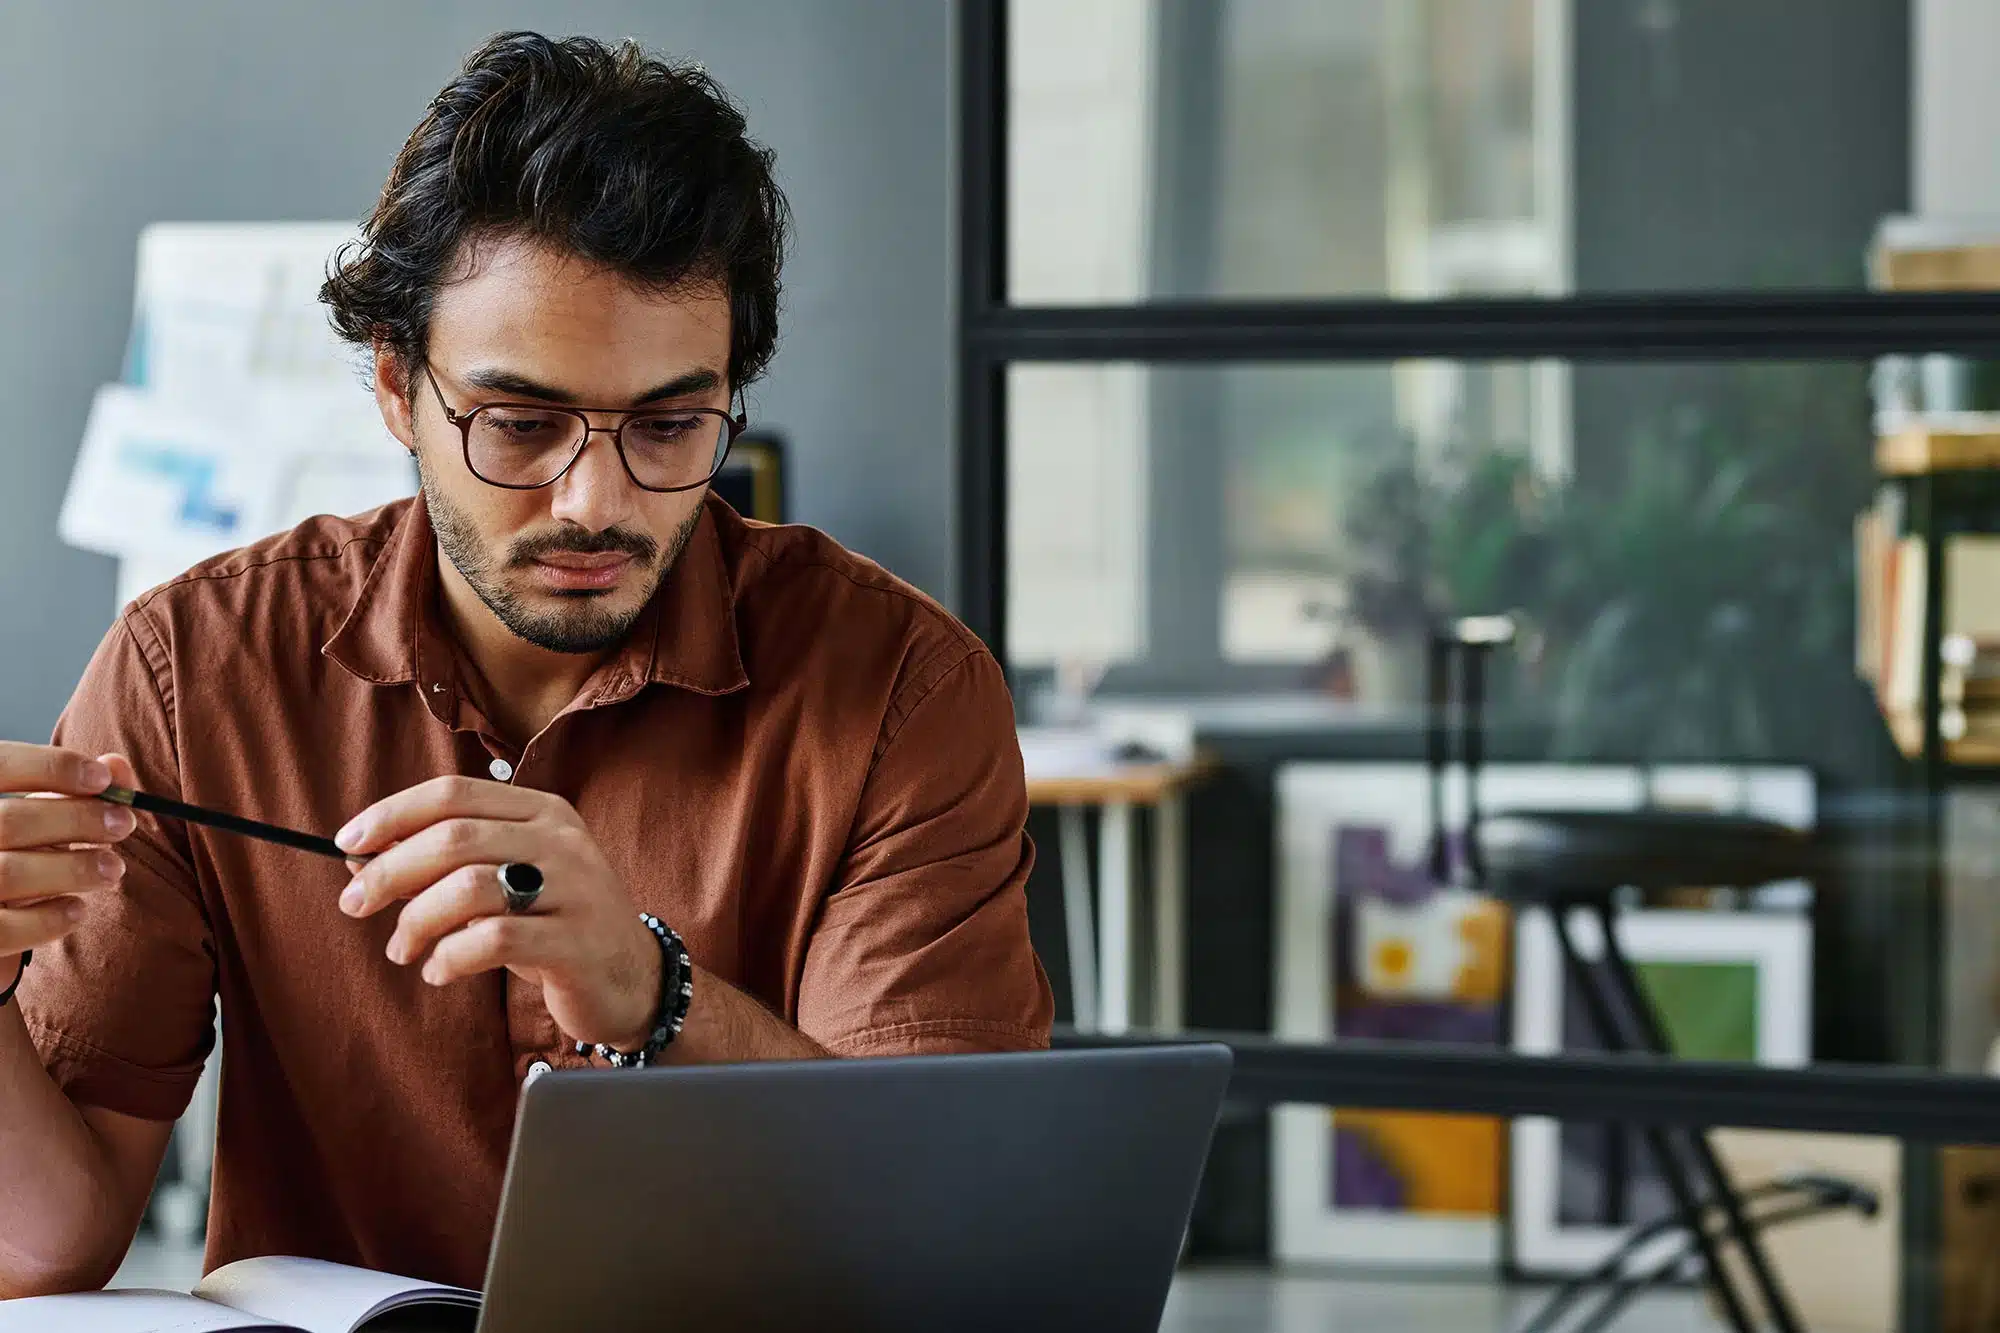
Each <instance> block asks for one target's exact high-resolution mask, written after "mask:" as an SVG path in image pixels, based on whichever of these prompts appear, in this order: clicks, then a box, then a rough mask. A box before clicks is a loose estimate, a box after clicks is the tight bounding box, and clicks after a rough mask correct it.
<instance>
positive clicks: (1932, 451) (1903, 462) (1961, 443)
mask: <svg viewBox="0 0 2000 1333" xmlns="http://www.w3.org/2000/svg"><path fill="white" fill-rule="evenodd" d="M1977 415H1978V417H1979V418H1980V419H1979V421H1978V423H1977V425H1976V426H1975V425H1974V423H1973V422H1972V421H1970V420H1965V421H1955V422H1954V423H1953V424H1952V425H1950V426H1942V425H1934V424H1928V423H1923V422H1918V423H1914V424H1912V425H1909V426H1906V427H1904V428H1903V429H1901V430H1898V431H1894V432H1892V433H1890V434H1888V435H1884V436H1881V437H1880V438H1879V439H1877V440H1876V441H1875V470H1876V471H1878V472H1880V473H1881V474H1882V475H1883V476H1885V477H1915V476H1923V475H1926V474H1930V473H1939V472H1967V471H1982V470H1987V469H2000V412H1984V413H1979V414H1977ZM1960 416H1962V417H1966V418H1970V417H1971V416H1973V414H1971V413H1963V414H1960Z"/></svg>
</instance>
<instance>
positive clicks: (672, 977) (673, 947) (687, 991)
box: [576, 912, 694, 1069]
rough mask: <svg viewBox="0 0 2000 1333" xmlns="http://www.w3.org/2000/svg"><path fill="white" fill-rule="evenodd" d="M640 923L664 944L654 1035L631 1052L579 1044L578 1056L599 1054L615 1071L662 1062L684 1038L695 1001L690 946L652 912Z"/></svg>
mask: <svg viewBox="0 0 2000 1333" xmlns="http://www.w3.org/2000/svg"><path fill="white" fill-rule="evenodd" d="M639 920H640V921H642V922H644V923H645V926H646V929H647V930H650V931H652V932H653V938H654V939H656V940H658V941H659V942H660V1005H659V1009H658V1010H657V1011H656V1013H655V1015H654V1019H653V1030H652V1032H651V1033H650V1034H648V1035H647V1037H646V1042H645V1044H644V1045H643V1046H641V1047H640V1048H639V1049H638V1050H636V1051H632V1052H630V1053H627V1052H625V1051H621V1050H618V1049H617V1048H616V1047H613V1046H607V1045H605V1044H604V1043H603V1042H598V1043H596V1044H595V1045H592V1044H591V1043H590V1042H587V1041H580V1042H578V1043H577V1044H576V1053H577V1054H578V1055H590V1054H592V1053H595V1054H596V1055H598V1056H599V1057H601V1058H602V1059H604V1060H605V1061H606V1062H607V1063H609V1064H610V1066H611V1067H612V1068H613V1069H643V1068H645V1067H646V1066H647V1065H649V1064H651V1063H653V1061H654V1060H656V1059H658V1058H659V1055H660V1052H661V1051H664V1050H666V1049H667V1047H669V1046H671V1045H673V1044H674V1038H676V1037H678V1036H680V1035H681V1026H682V1024H684V1023H686V1022H687V1015H688V1006H689V1005H690V1004H692V1003H693V1002H694V959H693V958H692V957H690V956H689V954H688V950H687V945H686V944H685V943H683V942H682V940H681V937H680V935H679V934H678V933H677V932H676V931H675V930H674V928H673V927H672V926H669V925H667V924H666V923H665V922H664V921H661V920H660V918H658V917H656V916H654V915H653V914H652V913H651V912H641V913H639Z"/></svg>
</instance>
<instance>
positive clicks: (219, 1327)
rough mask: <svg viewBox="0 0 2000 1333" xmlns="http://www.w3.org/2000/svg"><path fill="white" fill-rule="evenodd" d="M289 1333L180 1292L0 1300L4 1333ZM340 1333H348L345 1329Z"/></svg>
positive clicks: (127, 1291)
mask: <svg viewBox="0 0 2000 1333" xmlns="http://www.w3.org/2000/svg"><path fill="white" fill-rule="evenodd" d="M253 1330H254V1331H257V1333H266V1331H269V1330H277V1331H279V1333H285V1330H286V1326H285V1325H284V1324H281V1323H280V1324H273V1323H269V1322H267V1321H266V1320H265V1319H264V1318H262V1317H259V1316H255V1315H249V1314H245V1313H244V1312H242V1311H241V1310H229V1309H225V1308H223V1307H222V1306H220V1305H211V1304H210V1303H209V1302H207V1301H198V1300H196V1299H195V1298H194V1297H192V1296H183V1295H182V1294H181V1293H179V1292H177V1291H144V1290H140V1289H136V1288H125V1289H121V1290H118V1291H84V1292H78V1293H76V1294H75V1295H71V1296H30V1297H28V1298H26V1299H25V1300H18V1301H0V1333H253ZM342 1333H346V1331H345V1330H342Z"/></svg>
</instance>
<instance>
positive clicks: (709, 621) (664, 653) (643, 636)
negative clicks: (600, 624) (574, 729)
mask: <svg viewBox="0 0 2000 1333" xmlns="http://www.w3.org/2000/svg"><path fill="white" fill-rule="evenodd" d="M718 503H719V501H716V500H714V499H709V500H707V501H705V502H704V504H703V506H702V515H701V518H700V519H699V520H698V521H697V522H696V524H695V528H694V531H693V533H691V534H690V535H689V537H688V543H687V546H686V548H685V549H683V550H682V552H681V554H680V558H679V559H678V560H677V561H675V562H674V568H673V570H672V572H671V573H669V574H668V575H667V578H666V581H665V582H664V583H663V584H662V585H661V587H660V590H659V591H658V592H657V593H655V594H654V596H653V600H652V601H650V602H648V603H647V604H646V609H645V610H644V611H642V612H641V613H640V616H639V619H638V621H637V622H636V623H634V625H633V626H632V630H631V632H630V633H629V634H627V635H626V637H625V642H624V644H623V646H622V647H621V648H620V649H619V651H618V653H617V654H616V655H615V656H614V657H612V658H611V659H610V660H609V661H607V662H606V663H605V665H604V667H603V668H601V669H600V670H599V671H597V672H596V673H595V674H594V675H593V677H592V682H593V684H592V685H590V686H588V687H586V688H588V689H592V690H594V691H595V696H596V697H595V698H593V699H591V700H590V703H591V704H593V705H595V704H609V703H618V702H620V701H622V700H624V699H629V698H630V697H631V696H632V695H634V694H636V693H638V691H639V689H640V688H641V687H642V686H644V685H648V684H660V685H671V686H674V687H676V688H679V689H684V690H689V691H692V692H694V693H696V694H706V695H722V694H729V693H732V692H733V691H736V690H740V689H743V688H745V687H746V686H748V685H749V683H750V680H749V677H748V676H747V675H746V674H745V672H744V670H743V654H742V647H741V644H740V642H739V640H738V638H737V632H736V595H735V589H734V587H733V585H732V581H731V579H730V576H729V567H728V564H727V561H726V560H725V558H724V554H723V549H722V538H721V535H720V533H719V532H718V531H717V518H716V513H715V509H716V505H717V504H718ZM404 506H405V507H404V510H403V513H402V515H401V516H400V518H398V519H397V520H396V523H395V527H394V529H393V530H392V531H391V533H390V535H389V537H388V540H387V544H386V545H385V546H384V548H383V550H382V553H381V554H380V555H379V556H378V557H377V558H376V560H375V563H374V566H373V567H372V568H371V569H370V570H369V572H368V577H367V578H366V579H365V580H364V581H363V582H362V585H361V591H360V592H359V593H358V594H356V596H355V598H354V602H353V604H352V605H351V606H350V607H349V608H348V611H347V615H346V617H345V618H344V619H343V620H342V621H341V624H340V628H339V629H337V630H335V631H334V634H333V637H332V638H330V639H328V640H327V641H326V644H325V645H324V646H323V647H322V648H321V650H320V651H321V652H323V653H324V654H325V655H326V656H327V657H329V658H331V659H332V660H333V661H335V662H337V663H339V664H340V665H341V666H342V667H344V668H346V669H347V670H348V671H349V672H351V673H352V674H353V675H355V676H357V677H359V678H360V679H362V680H365V681H369V682H371V683H373V684H376V685H402V684H408V683H410V682H413V681H429V682H430V685H431V686H435V685H444V686H445V689H444V690H437V691H435V692H436V693H438V694H445V693H448V692H451V691H454V690H455V689H456V681H455V679H454V677H455V675H456V673H455V672H454V671H453V670H452V667H451V660H452V659H451V654H450V653H449V651H448V650H447V649H446V646H445V643H444V640H443V638H442V635H443V632H444V630H443V626H442V625H441V624H440V623H439V617H438V613H437V562H438V552H437V535H436V533H435V532H434V531H433V530H432V528H431V521H430V513H429V511H428V509H427V508H426V507H425V505H424V502H423V499H422V497H418V498H415V499H412V500H408V501H405V502H404ZM433 677H435V679H433ZM431 692H433V691H432V690H431V688H430V687H429V686H427V687H426V693H427V694H429V693H431ZM440 702H441V701H440Z"/></svg>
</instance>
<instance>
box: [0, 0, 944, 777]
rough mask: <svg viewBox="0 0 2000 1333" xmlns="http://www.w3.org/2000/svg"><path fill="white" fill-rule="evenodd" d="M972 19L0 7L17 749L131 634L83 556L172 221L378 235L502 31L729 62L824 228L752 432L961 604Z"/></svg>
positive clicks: (822, 497)
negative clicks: (90, 509)
mask: <svg viewBox="0 0 2000 1333" xmlns="http://www.w3.org/2000/svg"><path fill="white" fill-rule="evenodd" d="M948 24H949V9H948V6H947V5H945V4H943V3H941V2H940V0H838V3H826V2H825V0H728V3H719V2H715V0H708V2H704V0H624V2H621V0H560V2H555V0H551V2H547V3H532V2H529V0H516V2H513V3H503V2H500V0H487V2H484V3H466V2H463V0H461V2H458V3H446V2H445V0H424V2H423V3H418V4H412V3H408V2H407V0H342V3H339V4H328V3H319V2H317V0H282V3H272V2H271V0H175V3H173V4H159V3H156V0H0V402H4V403H6V404H7V408H6V410H5V412H4V414H0V420H4V423H5V425H4V429H0V460H4V463H5V466H6V473H5V476H6V482H5V484H4V485H0V645H4V651H0V737H8V738H20V739H40V738H42V737H43V736H45V735H46V734H47V732H48V729H49V727H50V725H51V724H52V723H53V721H54V720H55V716H56V714H57V712H58V711H59V710H60V709H61V707H62V705H63V703H64V701H65V700H66V699H67V698H68V697H69V692H70V689H71V688H72V687H73V685H74V684H75V681H76V677H77V675H78V674H79V673H80V672H81V670H82V668H83V665H84V663H85V662H86V661H87V660H88V659H89V655H90V652H91V650H92V649H93V648H94V647H95V646H96V644H97V641H98V639H99V638H100V637H101V636H102V634H103V632H104V630H105V629H106V627H107V626H108V625H109V623H110V619H111V616H112V614H113V611H114V608H113V606H112V601H113V597H114V591H113V565H112V562H111V561H109V560H107V559H104V558H102V557H99V556H94V555H88V554H84V553H82V552H78V551H73V550H70V549H68V548H66V547H64V546H63V545H61V543H60V542H59V541H58V540H57V537H56V527H55V520H56V512H57V508H58V506H59V505H60V503H61V498H62V494H63V490H64V487H65V485H66V483H67V480H68V476H69V470H70V465H71V462H72V460H73V458H74V455H75V451H76V446H77V441H78V438H79V434H80V432H81V430H82V426H83V420H84V415H85V411H86V409H87V407H88V404H89V400H90V394H91V391H92V390H93V388H94V387H95V386H96V385H97V384H99V383H100V382H102V381H105V380H110V379H115V378H116V377H117V373H118V366H119V357H120V353H121V351H122V348H123V343H124V338H125V333H126V326H127V323H128V321H129V317H130V310H131V283H132V265H133V250H134V244H135V242H136V239H137V236H138V233H139V229H140V228H141V227H142V226H143V225H144V224H146V223H148V222H151V221H156V220H224V221H226V220H237V219H245V220H271V219H293V218H299V219H324V218H349V217H358V216H360V215H361V214H362V213H363V212H365V211H366V209H367V207H368V206H369V204H370V202H371V201H372V200H373V198H374V196H375V193H376V191H377V190H379V189H380V187H381V183H382V178H383V175H384V173H385V172H386V170H387V168H388V165H389V161H390V159H391V157H392V156H393V155H394V153H395V151H396V149H397V147H398V146H399V145H400V144H401V143H402V140H403V137H404V135H406V134H407V133H408V132H409V129H410V127H411V126H412V125H414V124H415V123H416V120H417V118H418V117H419V116H420V115H421V114H422V112H423V109H424V105H425V103H427V102H428V101H429V100H430V98H431V96H432V95H433V94H434V93H435V92H436V91H437V89H438V87H439V85H441V84H442V83H443V82H444V80H445V79H446V78H447V77H448V76H449V75H450V74H451V72H452V70H453V69H454V68H455V67H456V65H457V63H458V61H459V59H460V58H461V57H462V56H463V54H464V53H465V51H466V50H467V49H468V48H470V47H471V46H473V45H474V44H475V43H477V42H478V41H479V40H481V39H482V38H484V37H485V36H487V35H488V34H490V33H492V32H494V31H496V30H499V29H503V28H513V27H532V28H540V29H542V30H544V31H549V32H555V33H569V32H586V33H591V34H593V35H598V36H614V37H615V36H627V35H629V36H635V37H638V38H640V39H642V40H644V41H646V42H647V43H649V44H651V45H654V46H657V47H661V48H664V49H667V50H669V51H672V52H674V53H676V54H680V55H684V56H689V57H693V58H695V59H699V60H701V61H702V62H703V63H705V64H706V65H707V66H708V68H709V70H710V71H711V72H712V73H714V74H715V75H716V77H717V78H718V79H720V80H721V82H722V83H723V85H724V86H725V87H727V88H728V89H729V90H730V91H731V92H732V93H733V94H734V95H735V96H736V97H737V98H738V100H739V101H741V102H743V103H744V104H745V106H746V108H747V110H748V113H749V116H750V121H751V125H752V129H753V132H754V133H756V134H757V135H758V136H759V137H760V138H762V139H763V140H764V141H765V142H766V143H768V144H769V145H770V146H771V147H772V148H773V149H775V150H776V152H777V154H778V159H779V166H780V170H781V172H782V175H783V180H784V184H785V187H786V189H787V190H788V192H789V194H790V197H791V201H792V204H793V207H794V209H795V210H796V213H797V222H798V237H797V242H796V246H795V249H794V253H793V258H792V261H791V264H790V267H789V270H788V279H787V284H786V307H785V316H784V326H783V343H782V346H781V350H780V352H779V355H778V358H777V360H776V362H775V364H774V365H773V368H772V370H771V373H770V375H769V377H768V378H767V379H766V380H765V382H764V383H763V385H762V387H761V388H760V389H759V390H758V391H757V392H755V393H753V395H752V398H751V410H752V415H753V417H755V418H756V419H758V420H759V421H761V422H764V423H766V424H769V425H772V426H775V427H778V428H780V429H782V430H784V431H785V432H786V433H787V435H788V436H789V438H790V439H791V441H792V445H793V451H794V455H793V456H794V460H795V463H794V475H793V487H792V493H793V496H794V501H793V508H794V514H795V515H796V516H797V517H798V518H800V519H802V520H803V521H806V522H809V523H814V524H817V525H819V526H821V527H824V528H826V529H828V530H829V531H831V532H832V533H833V534H834V535H835V536H837V537H839V538H840V539H842V540H843V541H846V542H847V543H849V544H850V545H852V546H855V547H856V548H858V549H860V550H862V551H864V552H866V553H867V554H869V555H871V556H874V557H875V558H876V559H878V560H881V561H882V562H883V563H885V564H887V565H888V566H889V567H890V568H892V569H894V570H896V571H897V572H899V573H901V574H902V575H904V576H905V577H907V578H909V579H911V580H913V581H914V582H916V583H917V584H919V585H920V586H922V587H924V588H925V589H927V590H929V591H931V592H933V593H935V594H938V595H940V596H942V597H945V598H946V599H947V600H949V599H950V597H951V596H952V592H953V589H952V587H951V584H950V574H951V569H950V566H951V555H950V552H951V518H950V515H951V503H950V499H951V463H950V438H951V437H950V428H951V418H950V405H949V374H950V347H951V327H952V326H951V322H950V321H951V313H950V307H949V293H950V290H951V284H950V272H949V242H950V230H951V215H950V211H949V210H950V197H949V179H950V177H949V164H948V152H949V149H948V144H949V139H950V118H949V111H950V103H949V99H948V91H947V83H946V80H947V71H948V69H949V66H950V59H949V57H950V40H949V34H948V31H947V29H948Z"/></svg>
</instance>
